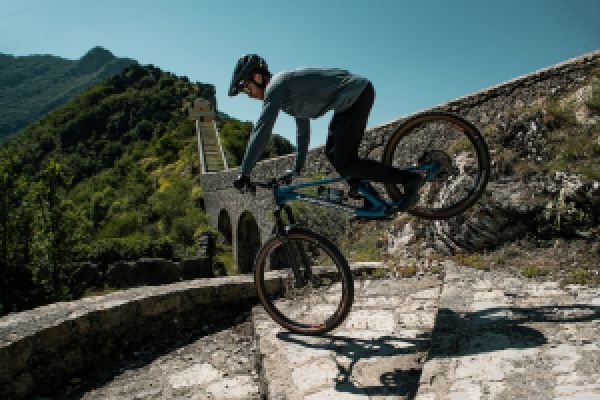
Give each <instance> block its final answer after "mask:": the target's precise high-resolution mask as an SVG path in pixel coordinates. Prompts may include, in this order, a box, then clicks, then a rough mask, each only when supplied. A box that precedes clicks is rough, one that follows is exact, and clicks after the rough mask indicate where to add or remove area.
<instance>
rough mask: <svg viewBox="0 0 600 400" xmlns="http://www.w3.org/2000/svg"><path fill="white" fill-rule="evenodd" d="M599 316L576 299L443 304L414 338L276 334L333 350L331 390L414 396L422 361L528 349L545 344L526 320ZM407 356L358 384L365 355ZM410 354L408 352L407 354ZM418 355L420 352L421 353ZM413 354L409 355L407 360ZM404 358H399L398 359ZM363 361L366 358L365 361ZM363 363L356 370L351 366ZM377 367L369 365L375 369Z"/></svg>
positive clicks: (557, 320)
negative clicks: (460, 307) (467, 306)
mask: <svg viewBox="0 0 600 400" xmlns="http://www.w3.org/2000/svg"><path fill="white" fill-rule="evenodd" d="M594 320H600V306H594V305H587V304H576V305H566V306H539V307H525V308H523V307H493V308H488V309H484V310H480V311H476V312H467V313H456V312H454V311H453V310H450V309H447V308H441V309H439V310H438V313H437V315H436V319H435V324H434V328H433V332H432V333H431V335H429V334H422V335H419V336H417V337H416V338H414V337H403V336H402V335H389V334H388V335H382V336H379V337H374V338H373V339H360V338H353V337H349V336H342V335H336V334H329V335H324V336H322V337H320V338H313V337H307V336H303V335H299V334H293V333H290V332H280V333H278V334H277V335H276V336H277V338H279V339H280V340H282V341H285V342H288V343H294V344H297V345H300V346H303V347H305V348H308V349H316V350H323V351H329V352H333V353H334V354H335V356H334V357H333V359H334V360H335V363H336V365H337V369H338V371H337V378H336V382H335V390H337V391H339V392H346V393H353V394H363V395H368V396H404V397H406V398H409V399H410V398H413V397H414V396H415V395H416V393H417V390H418V387H419V379H420V377H421V368H422V364H423V362H425V361H426V360H432V359H434V358H447V357H463V356H472V355H477V354H482V353H493V352H495V351H501V350H507V349H514V350H518V349H529V348H534V347H539V346H542V345H545V344H547V343H548V340H547V338H546V336H545V335H544V333H543V332H542V330H543V328H541V327H540V329H542V330H540V329H536V328H534V327H532V326H527V325H528V324H533V323H536V326H538V327H539V325H538V324H539V323H549V324H563V323H579V322H589V321H594ZM402 355H405V356H407V358H406V361H407V362H406V365H392V366H391V368H389V367H388V370H386V371H384V372H383V373H380V376H379V384H378V385H361V384H359V383H357V381H358V380H360V377H358V375H359V374H369V372H368V371H367V369H368V368H369V367H370V366H376V365H377V363H371V364H370V363H368V360H369V359H373V360H376V359H378V358H382V357H383V358H385V357H393V356H402ZM411 355H412V357H411ZM421 355H422V357H421ZM411 358H412V360H411ZM401 359H402V358H399V362H401V361H400V360H401ZM365 361H367V362H365ZM357 365H360V366H361V370H362V371H359V372H358V373H357V371H355V367H356V366H357ZM377 369H378V368H377V367H375V368H373V370H374V371H375V370H377Z"/></svg>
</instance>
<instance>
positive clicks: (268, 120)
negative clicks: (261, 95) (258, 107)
mask: <svg viewBox="0 0 600 400" xmlns="http://www.w3.org/2000/svg"><path fill="white" fill-rule="evenodd" d="M282 98H283V88H282V87H281V86H278V87H276V88H275V89H273V90H270V91H269V92H267V93H265V100H264V102H263V108H262V113H261V114H260V117H259V118H258V121H256V125H255V126H254V129H253V130H252V134H251V135H250V140H248V145H247V146H246V154H244V159H243V160H242V165H241V168H240V170H241V172H242V175H250V171H252V168H254V165H255V164H256V162H257V161H258V159H259V158H260V156H261V155H262V153H263V151H264V149H265V147H266V146H267V144H268V143H269V138H270V137H271V131H272V130H273V126H274V125H275V120H276V119H277V114H278V113H279V109H280V108H281V101H282Z"/></svg>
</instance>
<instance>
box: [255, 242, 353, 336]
mask: <svg viewBox="0 0 600 400" xmlns="http://www.w3.org/2000/svg"><path fill="white" fill-rule="evenodd" d="M310 239H312V238H308V237H305V236H294V235H289V236H288V237H286V238H283V239H279V240H277V241H276V243H274V245H272V246H270V248H267V249H265V250H264V254H263V250H261V254H259V257H257V259H258V260H259V264H258V265H257V266H256V268H257V271H260V270H265V267H266V265H265V264H267V263H268V264H269V266H270V270H271V271H277V273H278V274H280V275H281V276H282V280H283V284H282V290H281V291H280V292H278V293H266V292H265V293H262V298H261V301H262V302H263V305H265V308H266V309H267V311H269V313H270V314H271V316H273V318H274V319H275V320H276V321H277V322H279V323H280V324H282V325H284V326H286V327H287V328H288V329H292V330H294V328H297V330H298V331H302V330H304V332H303V333H315V332H316V331H317V330H324V329H327V330H329V329H331V328H332V327H334V325H337V323H339V322H334V321H335V320H338V319H340V317H341V316H342V314H345V313H347V309H348V308H349V306H350V302H351V295H349V291H351V288H350V287H349V286H351V282H350V281H349V280H350V279H351V278H350V274H349V271H348V270H345V268H347V266H346V264H345V261H341V260H339V259H336V254H334V253H333V252H332V250H331V249H329V248H328V246H329V244H327V245H324V244H323V243H321V242H319V241H318V240H317V241H315V240H314V239H313V240H310ZM265 247H268V245H265ZM340 321H341V319H340Z"/></svg>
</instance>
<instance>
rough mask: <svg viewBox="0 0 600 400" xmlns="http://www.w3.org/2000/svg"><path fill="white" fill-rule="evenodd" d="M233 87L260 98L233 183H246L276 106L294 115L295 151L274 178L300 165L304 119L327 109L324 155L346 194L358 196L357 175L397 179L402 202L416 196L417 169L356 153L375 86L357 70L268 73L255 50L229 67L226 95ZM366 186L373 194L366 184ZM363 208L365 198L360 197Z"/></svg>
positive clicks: (307, 127)
mask: <svg viewBox="0 0 600 400" xmlns="http://www.w3.org/2000/svg"><path fill="white" fill-rule="evenodd" d="M239 92H244V93H246V94H247V95H248V96H249V97H251V98H253V99H257V100H262V101H263V108H262V113H261V115H260V117H259V119H258V121H257V123H256V125H255V126H254V129H253V131H252V134H251V136H250V139H249V141H248V144H247V147H246V153H245V155H244V159H243V161H242V165H241V173H240V175H239V176H238V177H237V179H236V180H235V181H234V186H235V187H236V188H238V189H243V188H244V187H246V186H249V185H250V172H251V171H252V168H253V167H254V165H255V164H256V162H257V161H258V159H259V157H260V156H261V154H262V152H263V150H264V148H265V147H266V145H267V144H268V141H269V138H270V136H271V131H272V129H273V125H274V124H275V120H276V118H277V114H278V113H279V110H283V112H285V113H286V114H289V115H291V116H292V117H294V118H295V119H296V125H297V152H296V162H295V166H294V168H293V170H289V171H287V172H286V174H285V175H284V176H283V177H281V178H280V179H284V180H287V181H291V179H292V178H293V177H295V176H298V175H299V174H300V172H301V170H302V168H303V167H304V163H305V160H306V154H307V151H308V144H309V138H310V123H309V119H311V118H318V117H321V116H323V115H324V114H325V113H326V112H328V111H329V110H333V111H334V114H333V119H332V120H331V123H330V125H329V133H328V136H327V141H326V144H325V155H326V157H327V159H328V160H329V161H330V162H331V164H332V165H333V167H334V168H335V169H336V171H337V172H338V173H339V174H340V176H345V177H351V178H353V179H350V180H349V184H350V192H349V195H350V196H351V197H359V196H358V185H359V183H360V181H361V180H364V181H373V182H389V183H400V184H402V185H403V187H404V191H405V195H406V196H407V197H406V201H405V202H404V207H403V208H409V207H411V206H412V205H413V204H414V203H415V202H416V201H417V200H418V191H419V188H420V187H421V185H422V184H423V178H422V176H421V175H420V174H418V173H413V172H408V171H401V170H399V169H396V168H394V167H391V166H388V165H384V164H382V163H380V162H377V161H374V160H368V159H361V158H359V157H358V146H359V144H360V141H361V139H362V137H363V134H364V131H365V128H366V126H367V119H368V117H369V113H370V111H371V107H372V106H373V100H374V98H375V90H374V88H373V85H372V84H371V82H370V81H369V80H368V79H366V78H364V77H362V76H359V75H355V74H352V73H350V72H348V71H345V70H341V69H336V68H299V69H293V70H289V71H283V72H280V73H278V74H275V75H272V74H271V72H270V71H269V68H268V66H267V63H266V61H265V60H264V59H263V58H262V57H260V56H258V55H256V54H248V55H244V56H242V57H241V58H240V59H239V60H238V62H237V64H236V66H235V69H234V71H233V76H232V78H231V84H230V86H229V96H236V95H237V94H238V93H239ZM368 190H370V191H371V193H372V194H374V195H375V196H378V195H377V193H376V192H375V190H374V189H373V188H372V187H371V186H370V185H368ZM366 203H367V205H365V207H366V208H368V205H369V204H370V203H368V202H366Z"/></svg>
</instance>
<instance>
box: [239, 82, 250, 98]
mask: <svg viewBox="0 0 600 400" xmlns="http://www.w3.org/2000/svg"><path fill="white" fill-rule="evenodd" d="M237 87H238V91H240V92H244V93H246V94H247V95H248V96H250V93H252V91H251V90H250V87H249V86H248V82H246V81H244V80H241V81H239V82H238V84H237Z"/></svg>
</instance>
